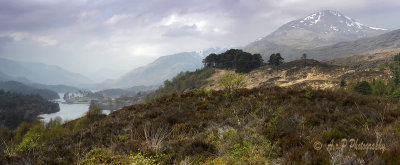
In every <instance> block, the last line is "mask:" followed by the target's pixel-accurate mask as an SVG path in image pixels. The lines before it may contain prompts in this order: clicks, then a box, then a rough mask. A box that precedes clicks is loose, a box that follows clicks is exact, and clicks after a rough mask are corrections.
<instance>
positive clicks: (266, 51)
mask: <svg viewBox="0 0 400 165" xmlns="http://www.w3.org/2000/svg"><path fill="white" fill-rule="evenodd" d="M386 32H389V30H388V29H383V28H376V27H370V26H366V25H363V24H361V23H359V22H357V21H356V20H355V19H353V18H350V17H348V16H345V15H343V14H341V13H340V12H337V11H331V10H325V11H319V12H316V13H313V14H310V15H308V16H306V17H304V18H301V19H297V20H294V21H291V22H289V23H287V24H285V25H283V26H281V27H280V28H278V29H277V30H276V31H274V32H273V33H271V34H270V35H268V36H266V37H264V38H261V39H259V40H257V41H255V42H253V43H250V44H249V45H247V46H246V47H245V48H244V50H245V51H248V52H250V53H260V54H262V55H263V56H269V55H270V54H272V53H278V52H279V53H281V54H282V55H283V57H284V58H285V59H286V61H289V60H293V59H296V58H298V56H299V52H300V51H301V50H307V49H314V48H317V47H321V46H328V45H332V44H335V43H338V42H343V41H353V40H357V39H360V38H365V37H373V36H377V35H380V34H383V33H386Z"/></svg>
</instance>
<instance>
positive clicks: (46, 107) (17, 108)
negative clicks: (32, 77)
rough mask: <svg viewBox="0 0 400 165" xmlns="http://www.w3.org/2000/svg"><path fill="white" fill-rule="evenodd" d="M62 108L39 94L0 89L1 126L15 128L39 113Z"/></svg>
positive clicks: (32, 119)
mask: <svg viewBox="0 0 400 165" xmlns="http://www.w3.org/2000/svg"><path fill="white" fill-rule="evenodd" d="M59 110H60V108H59V106H58V104H57V103H52V102H49V101H47V100H45V99H43V98H42V97H41V96H39V95H21V94H15V93H11V92H5V91H3V90H0V126H5V127H7V128H9V129H15V128H16V127H17V126H18V125H19V124H21V123H22V122H24V121H26V122H32V121H34V120H35V119H36V118H37V117H38V115H40V114H46V113H54V112H58V111H59Z"/></svg>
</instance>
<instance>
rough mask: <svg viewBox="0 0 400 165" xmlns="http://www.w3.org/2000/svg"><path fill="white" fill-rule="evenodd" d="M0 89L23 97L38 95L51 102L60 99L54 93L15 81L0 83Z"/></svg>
mask: <svg viewBox="0 0 400 165" xmlns="http://www.w3.org/2000/svg"><path fill="white" fill-rule="evenodd" d="M0 89H3V90H5V91H9V92H13V93H20V94H24V95H37V94H38V95H40V96H42V97H43V98H44V99H47V100H53V99H59V98H60V96H59V95H58V94H57V93H56V92H54V91H51V90H48V89H38V88H35V87H31V86H28V85H25V84H23V83H20V82H17V81H6V82H0Z"/></svg>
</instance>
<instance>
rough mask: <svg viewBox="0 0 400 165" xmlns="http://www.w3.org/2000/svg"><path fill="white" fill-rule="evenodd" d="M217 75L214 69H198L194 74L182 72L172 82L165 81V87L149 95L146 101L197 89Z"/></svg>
mask: <svg viewBox="0 0 400 165" xmlns="http://www.w3.org/2000/svg"><path fill="white" fill-rule="evenodd" d="M214 73H215V70H214V69H213V68H203V69H197V70H196V71H194V72H189V71H187V72H181V73H179V74H178V75H177V76H175V77H174V78H173V79H172V81H169V80H166V81H164V85H163V86H162V87H160V88H159V89H157V90H156V91H155V92H153V93H150V94H149V95H147V98H146V100H151V99H154V98H158V97H161V96H164V95H167V94H171V93H174V92H183V91H185V90H188V89H197V88H200V87H201V86H203V85H206V84H207V78H209V77H210V76H211V75H212V74H214Z"/></svg>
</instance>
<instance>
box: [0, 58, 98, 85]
mask: <svg viewBox="0 0 400 165" xmlns="http://www.w3.org/2000/svg"><path fill="white" fill-rule="evenodd" d="M0 72H3V73H4V74H6V75H10V76H13V77H24V78H26V79H28V80H30V81H32V82H36V83H41V84H47V85H56V84H65V85H79V84H87V83H91V80H90V79H89V78H86V77H85V76H83V75H80V74H77V73H72V72H69V71H66V70H64V69H62V68H60V67H58V66H54V65H46V64H42V63H28V62H18V61H13V60H9V59H4V58H0Z"/></svg>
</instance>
